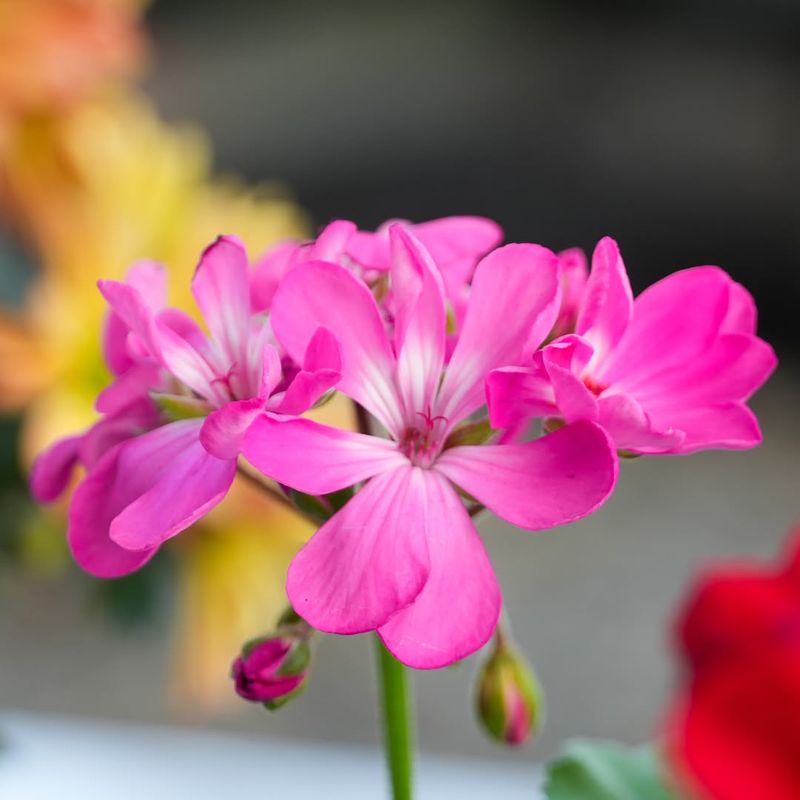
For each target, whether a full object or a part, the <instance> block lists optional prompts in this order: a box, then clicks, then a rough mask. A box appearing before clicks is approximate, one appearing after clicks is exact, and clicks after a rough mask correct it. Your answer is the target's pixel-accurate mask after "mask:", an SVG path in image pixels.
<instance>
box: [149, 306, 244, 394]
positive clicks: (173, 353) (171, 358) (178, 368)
mask: <svg viewBox="0 0 800 800" xmlns="http://www.w3.org/2000/svg"><path fill="white" fill-rule="evenodd" d="M192 338H193V339H194V337H192ZM154 339H155V340H156V341H157V342H158V350H159V352H160V353H161V360H162V362H163V363H164V365H165V366H166V368H167V369H168V370H169V371H170V372H171V373H172V374H173V375H174V376H175V377H176V378H178V380H180V381H181V382H182V383H185V384H186V385H187V386H188V387H189V388H190V389H193V390H194V391H195V392H197V394H199V395H200V396H201V397H202V398H204V399H206V400H210V401H212V402H215V403H218V404H221V403H224V402H225V401H226V400H228V399H229V398H228V396H227V395H226V394H225V392H224V390H223V387H222V386H218V385H217V383H218V380H219V378H220V377H222V376H221V375H220V374H219V372H220V370H219V368H218V367H216V368H215V367H214V366H212V365H211V364H210V363H209V361H208V358H207V357H206V352H205V350H206V348H205V347H204V348H202V349H198V347H197V344H198V342H197V341H192V340H189V339H186V338H184V336H183V335H181V333H179V332H178V331H176V330H175V329H174V328H173V327H172V326H171V325H170V324H169V323H168V321H167V320H164V319H161V318H160V317H159V319H158V320H157V321H156V326H155V331H154Z"/></svg>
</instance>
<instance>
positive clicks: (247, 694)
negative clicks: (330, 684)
mask: <svg viewBox="0 0 800 800" xmlns="http://www.w3.org/2000/svg"><path fill="white" fill-rule="evenodd" d="M309 660H310V653H309V647H308V642H307V641H306V640H304V639H298V638H296V637H295V638H293V637H290V636H280V635H278V636H273V637H269V638H266V639H263V640H261V641H258V642H253V643H252V644H251V645H249V646H247V647H245V652H244V653H242V655H241V656H239V657H238V658H237V659H236V660H235V661H234V662H233V667H232V669H231V672H232V676H233V680H234V686H235V688H236V693H237V694H238V695H239V697H242V698H244V699H245V700H250V701H251V702H254V703H267V704H269V705H270V706H272V705H278V704H282V703H283V702H285V701H286V700H287V699H289V697H290V696H293V695H295V694H296V693H297V691H298V689H300V688H301V686H302V685H303V684H304V683H305V681H306V679H307V678H308V664H309Z"/></svg>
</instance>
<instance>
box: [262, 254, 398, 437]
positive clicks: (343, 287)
mask: <svg viewBox="0 0 800 800" xmlns="http://www.w3.org/2000/svg"><path fill="white" fill-rule="evenodd" d="M320 326H323V327H325V328H327V329H328V330H330V332H331V333H332V334H333V335H334V336H335V337H336V339H337V340H338V342H339V346H340V348H341V357H342V378H341V380H340V382H339V386H338V388H339V390H340V391H341V392H343V393H344V394H346V395H348V396H349V397H351V398H353V399H354V400H355V401H356V402H358V403H360V404H361V405H362V406H364V407H365V408H366V409H368V410H369V411H370V412H371V413H372V414H374V415H375V416H376V417H377V418H378V419H379V420H380V421H381V423H382V424H383V425H384V426H385V427H386V428H387V429H388V430H390V431H392V432H394V433H397V434H399V433H400V431H401V429H402V415H401V411H400V408H399V405H398V399H397V393H396V389H395V384H394V372H395V358H394V354H393V353H392V348H391V345H390V344H389V339H388V337H387V336H386V331H385V329H384V323H383V320H382V318H381V315H380V311H379V310H378V306H377V304H376V302H375V298H374V297H373V296H372V293H371V292H370V291H369V289H368V288H367V287H366V286H365V285H364V284H363V283H362V282H361V281H359V280H358V279H357V278H355V277H354V276H353V275H351V274H350V273H349V272H348V271H347V270H346V269H344V268H343V267H340V266H338V265H336V264H328V263H325V262H322V261H312V262H309V263H307V264H301V265H300V266H298V267H296V268H295V269H293V270H292V271H291V272H290V273H289V274H288V275H287V276H286V278H285V279H284V281H283V283H282V284H281V286H280V288H279V289H278V291H277V293H276V295H275V300H274V302H273V310H272V327H273V330H274V331H275V335H276V336H277V337H278V340H279V341H280V342H281V344H282V345H283V346H284V348H285V349H286V351H287V352H288V353H289V355H290V356H291V357H292V358H293V359H294V360H295V361H296V362H297V363H302V361H303V358H304V356H305V353H306V349H307V348H308V344H309V342H310V341H311V338H312V336H313V335H314V334H315V333H316V331H317V328H319V327H320Z"/></svg>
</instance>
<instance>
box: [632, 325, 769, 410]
mask: <svg viewBox="0 0 800 800" xmlns="http://www.w3.org/2000/svg"><path fill="white" fill-rule="evenodd" d="M776 364H777V358H776V357H775V351H774V350H773V349H772V348H771V347H770V346H769V345H768V344H767V343H766V342H764V341H763V340H761V339H758V338H756V337H755V336H750V335H749V334H741V333H729V334H723V335H722V336H720V337H719V338H718V339H716V340H715V341H714V343H713V344H712V345H711V346H710V347H709V348H708V349H707V350H706V351H705V352H703V353H701V354H699V355H698V356H697V357H696V358H695V359H693V360H692V361H689V362H687V363H682V364H680V365H678V366H675V367H673V368H671V369H667V370H665V371H664V372H663V373H659V374H656V375H652V376H651V377H650V378H649V380H648V381H647V382H646V383H642V384H641V385H640V386H639V387H638V389H637V391H636V399H637V400H638V401H639V402H640V403H641V404H642V406H643V407H644V408H646V409H648V410H654V411H655V410H659V411H660V412H663V415H662V416H665V415H666V414H667V413H668V412H669V410H670V409H674V408H684V409H689V408H693V407H694V408H696V407H699V406H710V405H716V404H719V403H726V402H729V401H731V400H746V399H747V398H748V397H750V395H751V394H753V392H755V391H756V389H758V388H759V387H760V386H761V385H762V384H763V383H764V382H765V381H766V380H767V378H768V377H769V376H770V374H771V373H772V371H773V370H774V369H775V366H776Z"/></svg>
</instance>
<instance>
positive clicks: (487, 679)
mask: <svg viewBox="0 0 800 800" xmlns="http://www.w3.org/2000/svg"><path fill="white" fill-rule="evenodd" d="M476 699H477V704H476V705H477V709H476V710H477V714H478V719H479V720H480V722H481V725H482V726H483V728H484V730H485V731H486V732H487V733H488V734H489V736H491V737H492V738H493V739H496V740H497V741H499V742H504V743H505V744H508V745H512V746H517V745H521V744H523V743H524V742H525V741H527V740H528V738H529V737H530V736H531V734H533V733H534V732H536V731H537V730H538V728H539V726H540V724H541V721H542V695H541V690H540V688H539V684H538V682H537V680H536V677H535V675H534V674H533V671H532V670H531V669H530V668H529V667H528V665H527V664H526V663H525V659H524V658H523V657H522V655H521V654H520V653H519V652H518V651H516V650H515V649H514V648H513V647H512V646H511V645H510V643H509V642H507V641H506V639H505V637H504V636H503V635H502V634H501V633H500V632H499V631H498V633H497V635H496V638H495V644H494V649H493V651H492V654H491V655H490V656H489V659H488V660H487V661H486V662H485V663H484V664H483V666H482V668H481V672H480V676H479V681H478V692H477V698H476Z"/></svg>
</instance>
